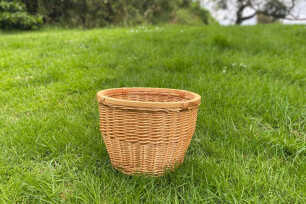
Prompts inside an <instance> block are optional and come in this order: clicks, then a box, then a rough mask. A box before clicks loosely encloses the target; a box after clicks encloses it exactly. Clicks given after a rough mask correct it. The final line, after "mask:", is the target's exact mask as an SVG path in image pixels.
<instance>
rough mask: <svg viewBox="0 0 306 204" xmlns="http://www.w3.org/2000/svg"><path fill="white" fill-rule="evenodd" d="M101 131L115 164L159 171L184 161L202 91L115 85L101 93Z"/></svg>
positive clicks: (146, 171)
mask: <svg viewBox="0 0 306 204" xmlns="http://www.w3.org/2000/svg"><path fill="white" fill-rule="evenodd" d="M97 100H98V102H99V112H100V130H101V133H102V137H103V140H104V143H105V145H106V149H107V151H108V154H109V157H110V160H111V163H112V165H113V167H115V168H116V169H118V170H120V171H122V172H123V173H126V174H136V173H141V174H153V175H161V174H163V173H164V172H165V170H166V169H174V167H176V166H177V165H179V164H180V163H182V162H183V160H184V155H185V152H186V150H187V148H188V146H189V144H190V140H191V137H192V135H193V133H194V131H195V125H196V120H197V111H198V107H199V105H200V102H201V96H200V95H198V94H195V93H192V92H189V91H184V90H176V89H164V88H116V89H107V90H103V91H99V92H98V93H97Z"/></svg>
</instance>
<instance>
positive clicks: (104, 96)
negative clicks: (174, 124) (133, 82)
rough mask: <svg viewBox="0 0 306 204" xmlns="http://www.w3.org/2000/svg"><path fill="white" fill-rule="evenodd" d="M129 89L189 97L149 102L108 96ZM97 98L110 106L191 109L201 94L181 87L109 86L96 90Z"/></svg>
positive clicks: (125, 91)
mask: <svg viewBox="0 0 306 204" xmlns="http://www.w3.org/2000/svg"><path fill="white" fill-rule="evenodd" d="M129 91H134V92H154V93H156V94H158V93H160V94H161V93H164V94H169V93H172V94H175V95H177V96H180V97H185V98H186V96H187V97H188V98H190V99H188V100H186V101H176V102H151V101H147V102H144V101H136V100H128V99H118V98H114V97H111V96H109V94H111V93H122V94H127V93H128V92H129ZM97 100H98V102H99V103H102V104H104V105H110V106H112V105H113V106H126V107H130V108H135V109H137V108H149V109H150V108H152V109H178V110H181V109H191V108H194V107H198V106H199V105H200V103H201V96H200V95H199V94H197V93H194V92H191V91H187V90H181V89H170V88H151V87H122V88H111V89H104V90H101V91H98V93H97Z"/></svg>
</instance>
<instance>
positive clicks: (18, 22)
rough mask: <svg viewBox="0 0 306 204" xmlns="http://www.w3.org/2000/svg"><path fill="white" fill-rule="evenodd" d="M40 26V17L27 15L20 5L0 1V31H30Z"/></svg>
mask: <svg viewBox="0 0 306 204" xmlns="http://www.w3.org/2000/svg"><path fill="white" fill-rule="evenodd" d="M42 24H43V19H42V17H41V16H33V15H29V14H28V13H27V12H26V11H25V7H24V5H23V4H22V3H20V2H16V1H12V2H8V1H0V29H6V30H9V29H20V30H31V29H37V28H38V27H40V26H41V25H42Z"/></svg>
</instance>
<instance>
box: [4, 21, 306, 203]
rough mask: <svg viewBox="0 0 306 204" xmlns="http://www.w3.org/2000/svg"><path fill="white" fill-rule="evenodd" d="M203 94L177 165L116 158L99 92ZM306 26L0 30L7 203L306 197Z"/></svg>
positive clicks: (303, 199) (262, 200)
mask: <svg viewBox="0 0 306 204" xmlns="http://www.w3.org/2000/svg"><path fill="white" fill-rule="evenodd" d="M123 86H126V87H130V86H141V87H168V88H177V89H186V90H190V91H194V92H197V93H199V94H200V95H201V96H202V104H201V106H200V110H199V115H198V121H197V129H196V132H195V135H194V136H193V139H192V141H191V144H190V147H189V149H188V152H187V154H186V157H185V161H184V163H183V165H182V166H180V167H179V168H178V169H177V170H176V171H175V172H173V173H169V174H167V175H165V176H163V177H160V178H151V177H143V176H126V175H124V174H121V173H120V172H118V171H116V170H114V169H113V168H112V167H111V164H110V160H109V158H108V155H107V152H106V149H105V145H104V144H103V142H102V141H101V135H100V132H99V126H98V124H99V123H98V122H99V121H98V108H97V102H96V96H95V95H96V92H97V91H98V90H101V89H106V88H111V87H123ZM305 92H306V27H305V26H282V25H268V26H254V27H247V26H245V27H235V26H233V27H219V26H203V27H186V26H163V27H136V28H112V29H110V28H108V29H95V30H87V31H83V30H61V29H45V30H43V31H36V32H24V33H3V32H2V33H0V201H2V202H3V203H16V202H18V203H39V202H42V203H60V202H63V203H121V202H123V203H142V202H148V203H184V202H185V203H192V202H194V203H202V202H208V203H215V202H217V203H224V202H230V203H232V202H237V203H243V202H250V203H254V202H258V203H259V202H260V203H305V202H306V193H305V192H306V185H305V180H306V133H305V132H306V130H305V122H306V95H305Z"/></svg>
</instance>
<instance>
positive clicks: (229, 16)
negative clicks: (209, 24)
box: [200, 0, 306, 25]
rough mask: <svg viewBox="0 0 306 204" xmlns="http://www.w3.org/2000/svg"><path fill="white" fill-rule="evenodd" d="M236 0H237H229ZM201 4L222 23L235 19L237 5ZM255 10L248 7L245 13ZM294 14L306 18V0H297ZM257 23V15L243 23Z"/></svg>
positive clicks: (302, 22) (296, 22) (304, 22)
mask: <svg viewBox="0 0 306 204" xmlns="http://www.w3.org/2000/svg"><path fill="white" fill-rule="evenodd" d="M229 1H235V0H229ZM200 3H201V6H202V7H204V8H206V9H207V10H209V11H210V12H211V15H212V16H213V17H214V18H215V19H216V20H217V21H218V22H219V23H220V24H222V25H231V24H233V22H234V20H235V6H234V5H232V6H231V5H229V8H228V9H227V10H220V9H216V3H215V2H214V1H212V0H200ZM252 13H253V11H252V10H251V9H246V10H245V12H244V15H245V16H247V15H250V14H252ZM293 14H294V15H298V16H300V17H301V18H306V0H297V4H296V7H295V9H294V10H293ZM282 22H283V23H285V24H306V21H288V20H282ZM256 23H257V20H256V17H254V18H251V19H249V20H246V21H244V22H243V23H242V24H243V25H255V24H256Z"/></svg>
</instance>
